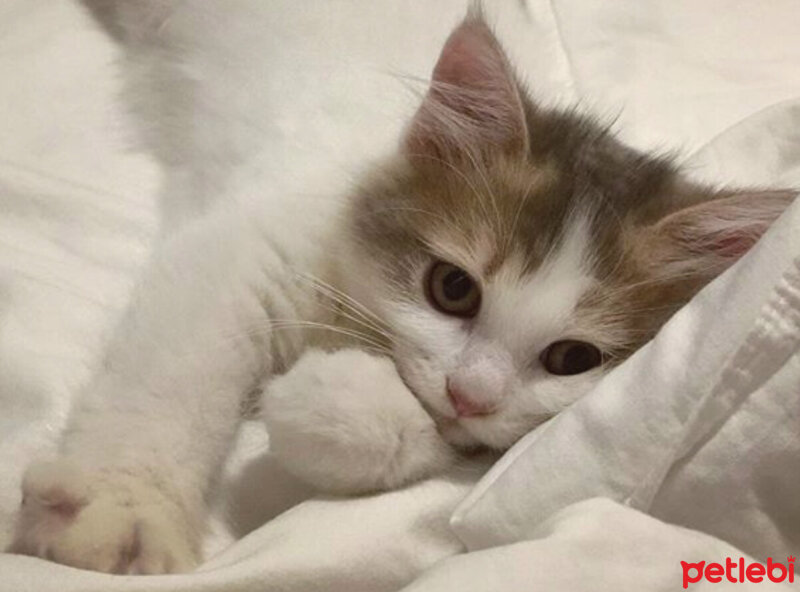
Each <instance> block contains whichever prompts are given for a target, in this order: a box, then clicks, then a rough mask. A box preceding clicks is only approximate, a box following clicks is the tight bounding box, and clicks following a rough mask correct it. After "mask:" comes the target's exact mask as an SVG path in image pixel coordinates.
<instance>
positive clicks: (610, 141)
mask: <svg viewBox="0 0 800 592" xmlns="http://www.w3.org/2000/svg"><path fill="white" fill-rule="evenodd" d="M86 4H87V6H88V7H89V8H90V9H91V10H92V11H93V12H94V13H95V14H96V15H97V16H98V18H100V19H101V22H102V23H103V24H104V26H105V27H106V28H107V29H108V30H109V31H110V32H111V34H112V35H113V36H114V37H116V38H117V39H119V40H121V41H123V42H125V43H128V44H131V45H135V46H137V47H138V49H139V50H142V51H143V52H144V53H145V54H148V52H149V51H150V48H148V47H147V30H148V29H147V27H157V26H158V25H159V23H162V24H163V22H165V21H163V20H160V19H162V16H160V15H159V11H161V10H168V3H163V4H162V3H159V4H158V5H155V4H153V5H150V6H149V7H148V9H146V10H144V12H142V10H143V9H142V6H144V5H145V4H146V3H137V2H132V3H121V2H120V3H115V2H113V1H109V0H106V1H103V0H87V1H86ZM137 10H138V11H139V12H137ZM145 13H146V14H145ZM143 14H144V17H143V16H142V15H143ZM164 18H166V17H164ZM134 25H135V26H134ZM142 48H144V49H142ZM161 51H163V48H158V51H156V50H152V54H151V55H145V58H142V57H141V56H140V57H139V58H136V59H133V60H131V63H130V64H129V66H130V67H131V68H132V70H135V72H134V73H133V74H134V75H135V76H137V77H141V78H143V79H144V80H145V82H147V78H148V77H152V78H153V80H154V82H153V84H157V83H158V81H161V82H162V83H163V82H164V80H167V81H170V80H171V79H170V78H169V77H170V76H176V77H180V76H182V75H184V76H185V75H186V74H185V72H182V71H181V70H180V68H176V67H174V64H170V63H169V61H168V60H164V58H163V55H160V54H159V52H161ZM148 60H149V61H148ZM167 86H168V87H169V88H170V89H171V90H170V92H172V93H177V96H176V97H175V100H163V99H162V100H156V99H151V100H147V99H146V98H145V99H140V103H145V105H144V106H142V105H141V104H140V105H139V107H140V108H139V112H140V113H143V114H144V116H145V117H154V118H156V120H157V121H162V122H163V121H165V120H166V121H168V122H169V125H163V126H162V127H159V125H157V124H154V125H153V126H152V129H149V131H148V133H150V134H155V135H156V136H158V135H159V134H161V133H166V134H167V135H168V137H165V138H162V137H157V138H156V140H155V141H154V142H155V145H156V148H154V151H155V152H156V154H157V156H159V158H160V159H161V161H162V164H164V167H165V169H166V171H167V181H166V187H165V192H166V193H167V194H169V193H170V192H176V193H184V194H195V193H199V194H201V195H200V196H199V197H197V199H198V200H201V201H202V192H203V191H211V190H213V191H221V192H223V193H225V195H226V196H230V199H229V200H228V201H227V202H226V204H227V205H226V206H224V207H216V208H215V207H210V208H208V209H207V210H206V211H205V212H204V213H203V214H202V215H198V216H197V217H196V218H195V219H193V220H191V221H188V222H186V223H184V224H182V225H180V226H178V227H177V228H176V229H174V230H173V231H172V232H171V233H167V232H165V233H164V236H163V238H162V240H161V242H160V245H159V247H158V249H157V250H156V252H155V254H154V255H153V258H152V260H151V261H150V263H149V265H148V268H147V269H146V271H145V273H144V276H143V277H142V279H141V280H140V282H139V285H138V288H137V290H136V293H135V295H134V297H133V299H132V302H131V304H130V308H129V310H128V313H127V314H126V316H125V318H123V320H122V321H121V323H120V325H119V327H118V328H117V330H116V332H115V334H114V335H113V337H112V339H111V342H110V345H109V348H108V351H107V353H106V355H105V357H104V359H103V363H102V367H101V369H100V371H99V372H98V373H97V375H96V376H95V378H94V379H93V380H92V382H91V383H90V384H89V385H87V387H86V388H85V389H84V390H83V392H82V393H81V394H80V397H79V398H78V401H77V402H76V405H75V407H74V409H73V411H72V414H71V418H70V421H69V424H68V426H67V429H66V431H65V434H64V436H63V442H62V446H61V449H60V456H59V457H58V458H57V459H56V460H53V461H49V462H43V463H37V464H34V465H32V466H31V467H30V468H29V470H28V471H27V473H26V475H25V478H24V482H23V486H22V490H23V501H22V507H21V510H20V514H19V518H18V522H17V525H16V533H15V539H14V542H13V543H12V547H11V550H12V551H13V552H18V553H25V554H30V555H36V556H41V557H46V558H49V559H52V560H54V561H57V562H61V563H64V564H67V565H72V566H75V567H81V568H86V569H93V570H98V571H104V572H116V573H165V572H180V571H187V570H190V569H192V568H193V567H194V566H195V565H197V563H198V562H199V561H200V559H201V557H200V551H199V541H200V538H201V535H202V532H203V526H204V521H205V518H206V516H205V514H206V500H205V498H206V495H207V492H208V490H209V488H210V483H211V482H212V481H213V478H214V476H215V474H216V472H217V470H218V468H219V466H220V464H221V463H222V461H223V460H224V458H225V456H226V454H227V451H228V448H229V445H230V442H231V439H232V437H233V435H234V433H235V431H236V428H237V425H238V422H239V419H240V416H241V413H240V409H241V407H242V406H243V405H244V404H245V403H246V400H247V396H248V394H249V393H251V392H252V391H253V390H258V388H259V384H261V382H262V381H265V382H264V397H263V401H262V405H263V407H264V414H265V418H266V421H267V425H268V429H269V431H270V434H271V447H272V448H273V450H274V452H275V453H276V454H277V455H278V457H279V458H281V459H282V460H283V462H285V463H286V466H287V468H289V469H290V470H294V471H295V472H296V473H297V474H299V475H300V476H302V477H304V478H306V479H307V480H309V481H312V482H313V483H314V484H315V485H317V486H319V487H320V488H322V489H329V490H334V491H338V492H361V491H371V490H379V489H383V488H391V487H399V486H402V485H404V484H406V483H408V482H409V481H411V480H414V479H420V478H423V477H425V476H428V475H431V474H433V473H435V472H436V471H438V470H440V469H441V468H443V467H444V466H445V465H447V464H448V463H450V462H453V461H454V459H456V458H457V456H458V454H459V453H460V451H470V450H474V449H480V448H489V449H494V450H505V449H507V448H508V447H509V446H511V445H512V444H513V443H514V442H515V441H516V440H517V439H518V438H520V437H521V436H522V435H523V434H525V433H526V432H528V431H530V430H531V429H534V428H535V427H536V426H538V425H539V424H541V423H542V422H544V421H546V420H547V419H549V418H550V417H552V416H553V415H554V414H556V413H558V412H559V411H561V410H563V409H564V408H565V407H566V406H568V405H569V404H570V403H571V402H573V401H575V400H576V399H578V398H580V397H581V396H583V395H585V394H586V393H588V392H589V391H590V390H591V389H592V387H593V386H594V385H595V384H597V382H598V381H599V380H600V379H601V378H602V376H603V375H604V374H606V373H607V372H608V371H609V370H610V369H612V368H613V367H615V366H616V365H618V364H619V363H621V362H623V361H624V360H625V359H627V358H628V357H629V356H630V355H631V354H632V353H633V352H635V351H636V350H637V349H638V348H639V347H640V346H641V345H643V344H644V343H645V342H647V341H648V340H649V339H651V338H652V337H653V335H654V334H655V333H656V332H657V331H658V329H659V328H660V327H661V326H662V325H663V324H664V323H665V322H666V320H667V319H668V318H669V317H670V316H671V315H672V314H673V313H674V312H675V311H676V310H677V309H678V308H679V307H681V306H682V305H683V304H685V303H686V302H687V301H688V300H689V299H690V298H691V297H692V296H693V295H694V294H696V293H697V292H698V291H699V290H700V289H701V288H702V287H703V286H704V285H706V284H707V283H708V282H709V281H711V280H712V279H713V278H714V277H716V276H717V275H719V274H720V273H722V272H723V271H724V270H725V269H727V268H728V267H729V266H730V265H731V264H733V263H734V262H735V261H737V260H738V259H739V258H740V257H741V256H742V255H743V254H744V253H746V252H747V251H748V249H749V248H750V247H751V246H752V245H753V244H754V243H755V242H756V241H757V240H758V239H759V237H760V236H761V235H762V234H763V233H764V232H765V231H766V229H767V228H768V227H769V225H770V223H771V222H772V221H773V220H774V219H775V218H776V217H777V216H778V215H779V214H780V213H781V212H782V211H783V209H785V207H786V206H787V205H788V204H789V202H790V201H791V200H792V199H793V198H794V194H793V193H792V192H789V191H747V190H744V191H742V190H728V189H723V190H718V189H714V188H711V187H704V186H699V185H697V184H694V183H692V182H690V181H689V180H687V179H686V178H685V177H684V176H682V174H681V173H680V171H679V170H678V169H677V168H676V167H675V166H674V164H673V163H672V162H671V161H670V160H669V159H667V158H663V157H659V156H653V155H649V154H644V153H641V152H638V151H636V150H634V149H632V148H629V147H627V146H625V145H623V144H622V143H620V142H619V141H618V140H616V139H615V138H614V137H613V135H612V134H611V133H610V132H609V131H608V130H607V129H606V128H604V127H603V126H600V125H598V124H597V123H596V122H594V121H592V120H591V119H589V118H587V117H585V116H582V115H578V114H577V113H574V112H570V111H557V110H550V109H545V108H543V107H541V106H539V105H537V104H536V103H534V101H533V100H532V99H531V98H530V97H529V95H528V93H527V92H526V90H525V88H524V87H523V86H522V85H521V84H520V83H519V82H518V80H517V77H516V75H515V74H514V72H513V69H512V66H511V64H510V63H509V60H508V58H507V57H506V55H505V53H504V52H503V49H502V48H501V46H500V43H499V42H498V40H497V39H496V38H495V36H494V34H493V32H492V30H491V28H490V27H489V26H488V25H487V24H486V22H485V19H484V18H483V16H482V15H481V11H480V10H479V9H477V8H474V7H473V8H472V9H471V10H470V12H469V13H468V15H467V16H466V18H465V19H464V21H463V22H462V23H461V24H460V25H458V27H457V28H456V29H455V30H454V31H453V32H452V34H451V35H450V37H449V38H448V40H447V41H446V43H445V45H444V47H443V49H442V51H441V54H440V57H439V59H438V62H437V63H436V65H435V68H434V70H433V75H432V81H431V84H430V87H429V89H428V91H427V94H426V95H425V96H424V98H423V99H422V102H421V105H420V107H419V109H418V111H417V113H416V115H415V116H414V117H413V118H412V120H411V121H410V122H409V124H408V127H407V129H406V131H405V134H404V136H403V138H402V141H401V145H400V147H399V149H398V151H397V154H395V155H394V156H393V157H392V158H391V159H390V160H388V161H387V162H383V163H380V164H378V165H376V167H375V169H374V170H373V172H372V173H371V174H368V175H367V176H366V177H365V178H364V179H363V180H362V181H361V182H360V183H359V188H358V189H357V190H356V191H355V192H354V193H353V194H352V195H351V196H350V198H349V199H347V200H345V201H344V203H343V204H339V203H338V202H337V203H328V204H319V210H313V209H312V210H309V209H308V207H307V204H305V205H303V204H293V203H288V202H287V203H282V204H280V208H277V207H276V204H275V203H270V204H269V205H268V207H265V206H264V204H259V203H254V202H253V201H251V200H247V199H245V198H243V197H242V196H244V195H246V194H248V193H250V192H252V191H253V187H254V183H257V181H258V175H257V174H256V172H255V169H257V168H258V167H257V164H258V163H256V165H252V164H248V163H246V162H240V161H239V160H237V158H236V157H235V156H236V154H238V153H237V150H240V149H241V147H240V146H239V144H235V143H231V144H227V143H225V142H224V141H222V137H220V139H219V145H217V143H215V142H213V140H214V139H215V137H216V136H215V130H214V128H213V125H212V124H211V123H208V125H209V126H211V129H210V131H209V129H206V127H205V126H206V124H207V122H205V121H198V120H197V117H196V113H195V112H193V111H191V109H190V107H189V106H190V105H192V104H193V102H194V101H196V98H195V97H192V96H191V92H192V89H193V87H192V85H191V84H188V83H187V84H181V80H180V79H177V80H175V81H172V82H170V83H169V84H167ZM186 93H189V96H186ZM159 109H166V110H171V111H170V113H169V115H165V114H161V115H159ZM181 109H186V112H183V111H181ZM159 117H161V119H159ZM157 121H156V123H157ZM176 122H177V123H176ZM148 123H150V122H148ZM224 123H225V122H223V124H224ZM201 128H202V129H201ZM154 130H155V131H154ZM193 134H194V135H202V136H204V137H205V138H210V140H209V146H211V148H209V150H219V151H221V153H223V154H228V151H230V158H229V159H228V161H229V162H228V165H226V166H229V170H230V172H229V173H228V174H227V177H226V178H225V179H224V182H216V183H214V184H212V186H211V189H208V188H207V187H206V185H208V184H207V183H206V182H205V180H206V179H207V178H208V172H207V170H206V163H205V162H204V161H203V157H204V153H202V151H196V152H195V153H192V154H190V155H189V156H186V154H187V151H186V150H184V152H181V151H180V150H181V146H180V144H181V142H182V141H186V142H193V141H195V138H194V137H193ZM245 144H247V142H245ZM188 152H191V151H188ZM176 154H177V156H176ZM217 156H218V154H217ZM255 187H257V185H255ZM256 193H257V191H256ZM167 197H169V195H167ZM167 207H169V206H167ZM166 215H167V216H169V215H170V212H169V211H167V212H166ZM301 220H302V232H301V231H300V230H299V228H300V226H298V224H300V221H301ZM308 329H320V330H319V331H315V330H308ZM221 335H222V336H226V337H227V338H226V339H225V340H224V341H223V343H222V344H221V345H218V346H216V347H203V346H202V344H204V343H215V344H219V340H220V336H221Z"/></svg>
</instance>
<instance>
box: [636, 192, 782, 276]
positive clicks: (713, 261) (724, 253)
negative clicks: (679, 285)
mask: <svg viewBox="0 0 800 592" xmlns="http://www.w3.org/2000/svg"><path fill="white" fill-rule="evenodd" d="M796 196H797V193H796V192H793V191H763V192H743V193H737V194H732V195H727V196H724V197H718V198H716V199H711V200H709V201H706V202H703V203H700V204H697V205H692V206H689V207H686V208H684V209H681V210H678V211H677V212H673V213H671V214H669V215H667V216H666V217H664V218H662V219H661V220H660V221H659V222H657V223H655V224H654V225H652V226H650V227H648V228H645V229H642V233H641V235H640V238H643V241H642V242H641V243H640V249H641V250H642V251H644V252H643V253H640V256H642V257H644V258H645V260H646V261H647V264H648V267H649V268H650V271H651V273H652V274H653V275H656V276H658V275H664V276H665V278H667V279H668V278H669V277H682V278H687V279H688V278H695V279H698V280H703V281H707V280H710V279H712V278H714V277H716V276H717V275H719V274H720V273H722V272H723V271H724V270H725V269H727V268H728V267H729V266H731V265H732V264H733V263H735V262H736V261H738V260H739V258H741V257H742V255H744V254H745V253H746V252H747V251H749V250H750V248H751V247H752V246H753V245H755V243H756V242H757V241H758V240H759V239H760V238H761V236H762V235H763V234H764V233H765V232H766V231H767V229H768V228H769V227H770V225H771V224H772V223H773V222H774V221H775V219H777V218H778V216H780V215H781V213H782V212H783V211H784V210H785V209H786V208H787V207H788V206H789V204H790V203H791V202H792V201H793V200H794V199H795V197H796Z"/></svg>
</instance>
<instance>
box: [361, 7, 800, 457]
mask: <svg viewBox="0 0 800 592" xmlns="http://www.w3.org/2000/svg"><path fill="white" fill-rule="evenodd" d="M791 198H792V194H791V193H789V192H762V193H757V192H749V193H748V192H733V191H721V192H720V191H714V190H712V189H709V188H705V187H699V186H697V185H694V184H691V183H689V182H688V181H686V180H684V179H683V178H682V177H681V176H680V175H679V173H678V172H677V171H676V169H675V168H674V167H673V165H672V164H671V163H670V162H669V161H668V160H667V159H664V158H659V157H654V156H650V155H646V154H642V153H640V152H637V151H635V150H633V149H631V148H629V147H626V146H624V145H623V144H621V143H620V142H618V141H617V140H615V139H614V138H613V137H612V136H611V135H610V134H609V133H608V131H607V130H606V129H604V128H603V127H601V126H598V125H597V124H596V123H594V122H593V121H591V120H588V119H586V118H584V117H581V116H578V115H576V114H574V113H569V112H557V111H553V110H547V109H543V108H541V107H538V106H537V105H535V104H534V103H533V102H532V101H531V99H530V98H529V97H528V96H527V95H526V93H525V91H524V89H523V88H522V86H521V85H520V84H519V83H518V81H517V79H516V77H515V75H514V73H513V71H512V68H511V66H510V64H509V62H508V59H507V58H506V56H505V54H504V53H503V50H502V49H501V47H500V45H499V43H498V41H497V40H496V38H495V37H494V35H493V33H492V31H491V30H490V28H489V27H488V26H487V25H486V23H485V22H484V20H483V19H482V18H481V16H480V15H479V14H477V13H474V12H473V13H472V14H470V15H469V16H468V17H467V18H466V20H465V21H464V22H463V23H462V24H461V25H460V26H459V27H458V28H457V29H456V30H455V31H454V32H453V33H452V34H451V36H450V38H449V39H448V40H447V42H446V44H445V46H444V48H443V50H442V53H441V56H440V57H439V60H438V63H437V64H436V66H435V69H434V71H433V77H432V83H431V86H430V88H429V90H428V92H427V95H426V96H425V97H424V99H423V101H422V104H421V106H420V107H419V110H418V112H417V113H416V115H415V116H414V118H413V120H412V121H411V122H410V124H409V126H408V128H407V131H406V133H405V136H404V137H403V140H402V144H401V148H400V150H399V154H398V155H397V157H396V159H395V160H394V161H393V162H391V163H389V164H388V165H387V166H383V167H381V168H380V169H379V170H377V171H376V172H375V173H374V174H373V176H372V177H371V178H370V179H367V180H366V182H365V183H364V184H363V187H362V189H361V190H360V191H359V193H358V195H357V196H356V199H355V200H354V201H353V204H352V209H351V212H350V216H349V223H350V233H349V234H350V236H351V237H352V239H353V240H352V243H351V245H350V253H349V255H348V258H347V260H349V261H350V262H351V264H352V267H351V268H350V269H349V270H348V272H347V273H346V275H347V281H348V286H347V289H348V290H349V292H350V293H351V294H352V295H353V296H354V297H355V298H356V299H358V300H359V301H361V302H362V303H363V304H364V305H366V306H368V307H369V308H370V309H372V310H373V311H374V312H376V313H377V314H378V315H379V316H380V317H381V319H383V321H384V322H385V324H386V326H387V327H388V330H389V332H390V333H391V336H392V338H391V341H392V345H391V347H392V351H393V355H394V358H395V361H396V365H397V367H398V369H399V372H400V374H401V376H402V377H403V379H404V380H405V382H406V383H407V384H408V386H409V387H410V388H411V390H412V391H413V392H414V394H415V395H416V396H417V398H418V399H419V400H420V401H421V402H422V403H423V405H424V406H425V407H426V408H427V409H428V411H429V412H430V413H431V415H432V416H433V417H434V418H435V419H436V420H437V422H438V423H439V425H440V428H441V431H442V433H443V434H444V435H445V436H446V437H447V438H448V439H450V440H451V441H452V442H454V443H456V444H463V445H472V444H483V445H488V446H490V447H494V448H505V447H507V446H509V445H510V444H512V443H513V442H514V441H515V440H516V439H517V438H519V437H520V436H521V435H523V434H524V433H525V432H527V431H529V430H530V429H532V428H533V427H535V426H536V425H537V424H539V423H541V422H542V421H544V420H546V419H547V418H549V417H551V416H552V415H553V414H555V413H557V412H558V411H560V410H562V409H563V408H564V407H566V406H567V405H568V404H570V403H571V402H573V401H575V400H576V399H577V398H579V397H581V396H582V395H583V394H585V393H586V392H587V391H589V390H590V389H591V388H592V387H593V386H594V385H595V384H596V383H597V381H598V380H599V379H600V378H601V377H602V376H603V374H604V373H606V372H608V370H609V369H610V368H612V367H614V366H615V365H616V364H619V363H620V362H621V361H623V360H625V359H626V358H627V357H628V356H630V355H631V353H632V352H634V351H635V350H636V349H637V348H639V347H640V346H641V345H642V344H644V343H645V342H646V341H647V340H649V339H650V338H652V337H653V335H654V334H655V333H656V331H657V330H658V329H659V327H660V326H661V325H662V324H663V323H664V322H665V321H666V320H667V319H668V318H669V316H670V315H672V314H673V313H674V312H675V311H676V310H677V309H678V308H679V307H680V306H681V305H683V304H685V303H686V302H687V301H688V300H689V299H690V298H691V297H692V296H693V295H694V294H695V293H696V292H697V291H698V290H699V289H700V288H701V287H702V286H704V285H705V284H706V283H708V282H709V281H710V280H711V279H712V278H714V277H715V276H717V275H718V274H720V273H721V272H722V271H724V270H725V269H726V268H727V267H728V266H730V265H731V264H732V263H733V262H734V261H736V260H737V259H738V258H739V257H740V256H741V255H742V254H743V253H745V252H746V251H747V250H748V249H749V248H750V247H751V246H752V245H753V244H754V243H755V241H756V240H758V238H759V237H760V236H761V234H762V233H763V232H764V231H765V230H766V228H767V227H768V226H769V224H770V223H771V222H772V221H773V220H774V219H775V218H776V217H777V216H778V215H779V214H780V212H781V211H782V210H783V209H784V208H785V206H786V205H787V204H788V203H789V201H790V199H791Z"/></svg>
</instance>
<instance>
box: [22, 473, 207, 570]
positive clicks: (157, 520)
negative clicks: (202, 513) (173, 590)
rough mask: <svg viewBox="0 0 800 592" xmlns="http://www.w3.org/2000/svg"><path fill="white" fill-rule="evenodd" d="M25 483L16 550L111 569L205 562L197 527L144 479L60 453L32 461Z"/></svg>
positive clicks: (191, 565) (188, 567)
mask: <svg viewBox="0 0 800 592" xmlns="http://www.w3.org/2000/svg"><path fill="white" fill-rule="evenodd" d="M22 490H23V500H22V507H21V509H20V513H19V516H18V520H17V525H16V533H15V537H14V541H13V543H12V544H11V547H10V548H9V551H10V552H12V553H20V554H24V555H34V556H38V557H43V558H46V559H50V560H52V561H56V562H58V563H63V564H66V565H70V566H73V567H78V568H82V569H89V570H94V571H101V572H107V573H140V574H160V573H174V572H186V571H191V570H192V569H193V568H194V566H195V565H196V564H197V562H198V539H199V533H198V532H197V530H198V529H197V528H196V527H193V526H192V523H191V521H190V520H189V519H188V518H187V516H186V512H185V511H184V510H183V509H182V508H181V506H180V504H178V503H176V502H175V501H173V500H171V499H170V498H169V497H168V496H167V495H165V494H164V493H163V492H161V491H160V490H159V489H158V488H156V487H154V486H152V485H150V484H148V483H146V482H144V481H142V480H140V479H136V478H134V477H131V476H130V475H103V474H99V475H90V474H89V473H87V472H85V471H83V470H82V469H81V468H80V467H78V466H76V465H74V464H72V463H70V462H69V461H66V460H60V461H56V462H47V463H36V464H34V465H32V466H31V467H30V468H29V469H28V471H27V472H26V474H25V478H24V480H23V485H22Z"/></svg>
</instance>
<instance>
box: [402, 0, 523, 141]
mask: <svg viewBox="0 0 800 592" xmlns="http://www.w3.org/2000/svg"><path fill="white" fill-rule="evenodd" d="M526 143H527V129H526V124H525V114H524V110H523V106H522V99H521V97H520V94H519V90H518V88H517V83H516V80H515V79H514V75H513V73H512V72H511V68H510V66H509V64H508V60H507V59H506V56H505V54H504V53H503V50H502V48H501V47H500V45H499V43H498V42H497V40H496V39H495V37H494V34H493V33H492V31H491V30H490V29H489V27H488V26H487V25H486V23H485V22H484V21H483V20H482V19H481V18H480V17H477V16H474V15H470V16H468V17H467V19H466V20H465V21H464V22H463V23H462V24H461V25H459V26H458V28H456V30H455V31H453V33H452V34H451V35H450V37H449V38H448V40H447V42H446V43H445V45H444V48H443V49H442V52H441V54H440V56H439V60H438V62H437V63H436V67H435V68H434V70H433V81H432V84H431V88H430V90H429V91H428V94H427V95H426V97H425V99H424V100H423V103H422V105H421V106H420V109H419V110H418V112H417V114H416V116H415V117H414V119H413V121H412V123H411V126H410V128H409V130H408V134H407V136H406V149H407V151H409V152H420V151H422V152H434V153H436V155H437V156H442V155H450V154H452V153H453V152H459V151H463V150H472V151H480V150H481V149H482V148H485V147H487V145H495V146H503V147H505V146H512V145H513V146H521V147H524V146H525V145H526Z"/></svg>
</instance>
